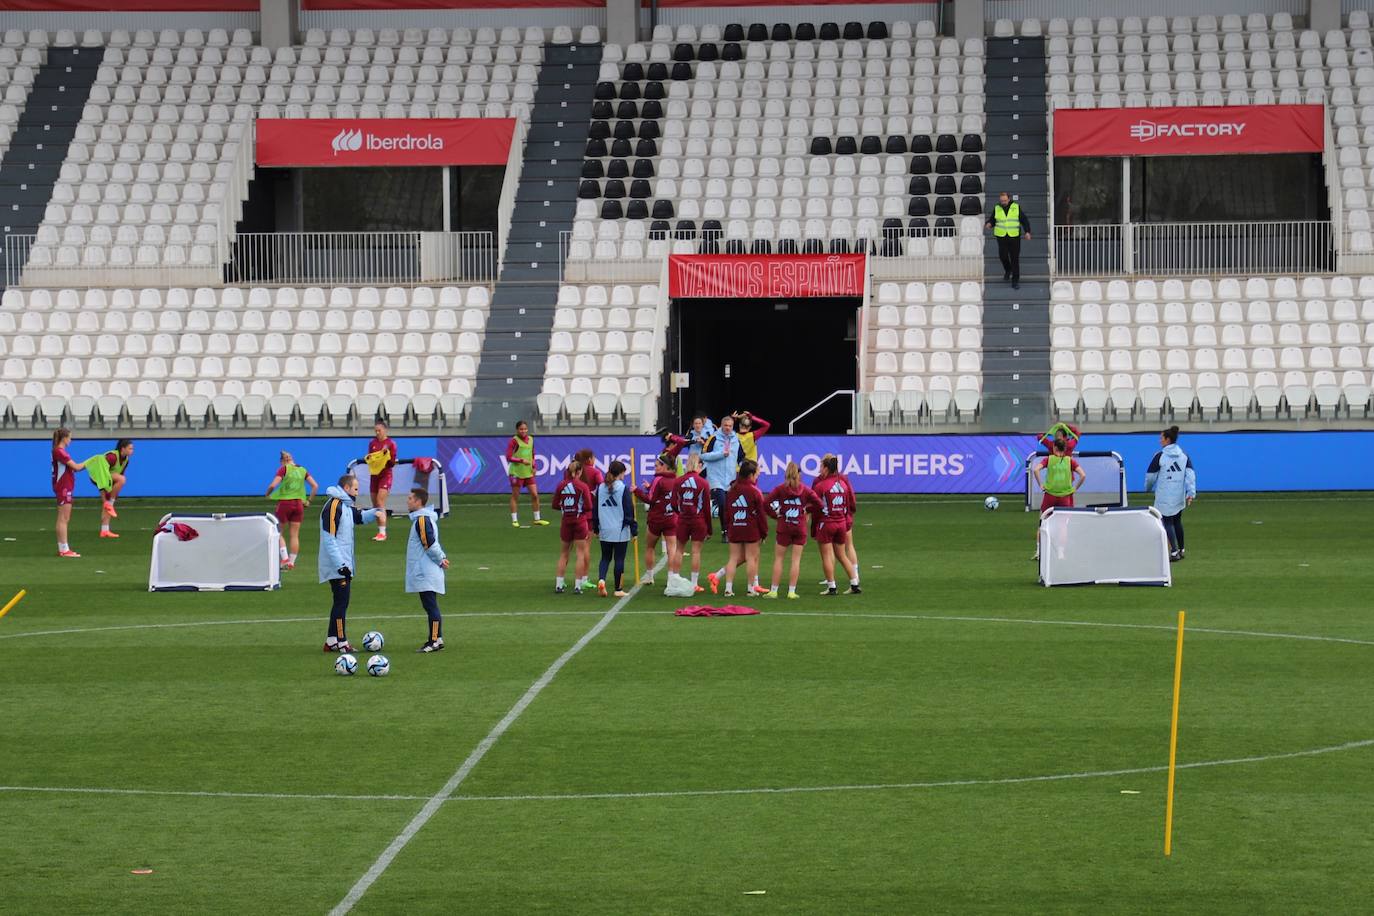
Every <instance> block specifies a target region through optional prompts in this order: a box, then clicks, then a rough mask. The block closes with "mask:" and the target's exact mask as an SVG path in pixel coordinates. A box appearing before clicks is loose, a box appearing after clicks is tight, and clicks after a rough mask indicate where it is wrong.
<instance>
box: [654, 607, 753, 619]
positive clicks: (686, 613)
mask: <svg viewBox="0 0 1374 916" xmlns="http://www.w3.org/2000/svg"><path fill="white" fill-rule="evenodd" d="M673 613H674V614H675V615H676V616H678V617H747V616H748V615H750V614H757V613H758V611H757V610H755V609H754V608H751V607H742V606H740V605H738V604H727V605H725V606H724V607H705V606H703V605H696V604H693V605H690V606H688V607H682V608H678V609H677V610H676V611H674V612H673Z"/></svg>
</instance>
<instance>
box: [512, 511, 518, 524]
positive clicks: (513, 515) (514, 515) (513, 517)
mask: <svg viewBox="0 0 1374 916" xmlns="http://www.w3.org/2000/svg"><path fill="white" fill-rule="evenodd" d="M510 520H511V521H513V522H518V521H520V513H519V512H512V513H511V514H510Z"/></svg>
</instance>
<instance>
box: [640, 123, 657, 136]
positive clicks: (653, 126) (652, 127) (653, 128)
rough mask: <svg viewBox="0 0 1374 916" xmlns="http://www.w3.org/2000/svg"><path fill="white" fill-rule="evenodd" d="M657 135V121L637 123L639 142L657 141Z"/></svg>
mask: <svg viewBox="0 0 1374 916" xmlns="http://www.w3.org/2000/svg"><path fill="white" fill-rule="evenodd" d="M658 133H659V131H658V122H657V121H640V122H639V139H641V140H657V139H658Z"/></svg>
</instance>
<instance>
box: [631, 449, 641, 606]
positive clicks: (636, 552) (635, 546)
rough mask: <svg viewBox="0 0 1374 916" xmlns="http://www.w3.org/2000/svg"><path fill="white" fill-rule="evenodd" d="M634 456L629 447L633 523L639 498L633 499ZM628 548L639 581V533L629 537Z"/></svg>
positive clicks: (635, 485) (635, 487)
mask: <svg viewBox="0 0 1374 916" xmlns="http://www.w3.org/2000/svg"><path fill="white" fill-rule="evenodd" d="M638 460H639V459H638V458H636V457H635V450H634V449H633V448H631V449H630V511H631V512H633V513H634V518H635V524H636V525H637V524H639V500H637V499H635V495H634V491H635V490H637V489H639V482H638V481H636V480H635V464H636V463H638ZM630 549H631V550H632V551H634V555H635V582H636V583H637V582H639V535H637V534H636V535H635V536H634V537H632V538H630Z"/></svg>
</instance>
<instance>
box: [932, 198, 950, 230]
mask: <svg viewBox="0 0 1374 916" xmlns="http://www.w3.org/2000/svg"><path fill="white" fill-rule="evenodd" d="M952 203H953V202H952V201H951V205H952ZM935 234H936V235H938V236H943V237H945V238H949V237H950V236H952V235H954V218H953V217H951V216H942V217H940V218H939V219H937V220H936V221H935Z"/></svg>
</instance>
